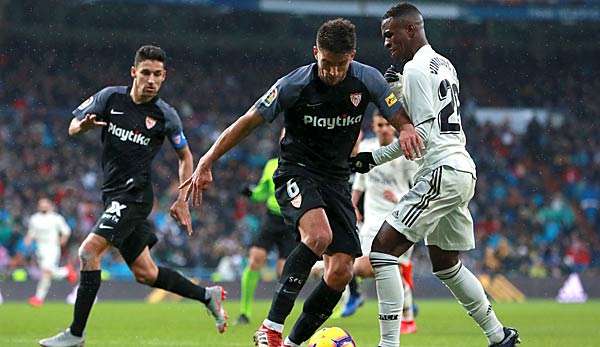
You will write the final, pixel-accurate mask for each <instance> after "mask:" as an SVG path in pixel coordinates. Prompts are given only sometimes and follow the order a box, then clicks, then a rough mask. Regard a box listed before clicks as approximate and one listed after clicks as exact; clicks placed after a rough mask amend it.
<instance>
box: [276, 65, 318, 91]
mask: <svg viewBox="0 0 600 347" xmlns="http://www.w3.org/2000/svg"><path fill="white" fill-rule="evenodd" d="M315 65H316V64H315V63H311V64H307V65H303V66H300V67H297V68H295V69H294V70H292V71H290V72H289V73H288V74H287V75H285V76H283V77H281V78H280V79H279V81H278V82H279V84H280V85H295V86H298V85H307V84H309V83H310V81H311V80H312V79H313V76H314V69H315Z"/></svg>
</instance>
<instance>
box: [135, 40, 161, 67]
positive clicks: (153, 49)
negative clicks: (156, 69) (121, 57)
mask: <svg viewBox="0 0 600 347" xmlns="http://www.w3.org/2000/svg"><path fill="white" fill-rule="evenodd" d="M144 60H157V61H160V62H162V63H163V65H166V60H167V54H166V53H165V51H163V49H162V48H160V47H158V46H152V45H144V46H142V47H140V48H139V49H138V50H137V52H135V59H134V60H133V65H134V66H137V65H138V64H139V63H141V62H143V61H144Z"/></svg>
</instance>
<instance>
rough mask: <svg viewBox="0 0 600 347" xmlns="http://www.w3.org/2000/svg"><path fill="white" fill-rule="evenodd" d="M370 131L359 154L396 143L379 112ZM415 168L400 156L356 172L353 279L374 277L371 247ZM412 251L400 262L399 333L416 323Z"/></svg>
mask: <svg viewBox="0 0 600 347" xmlns="http://www.w3.org/2000/svg"><path fill="white" fill-rule="evenodd" d="M372 128H373V132H374V133H375V135H376V137H374V138H368V139H364V140H363V141H361V142H360V145H359V151H361V152H365V151H367V152H371V151H374V150H376V149H378V148H380V147H382V146H387V145H389V144H391V143H392V142H394V140H395V129H394V128H393V127H392V126H391V125H390V123H389V122H388V121H387V120H386V119H385V118H383V117H382V116H381V115H380V114H379V113H377V112H375V113H374V114H373V117H372ZM417 168H418V165H417V164H416V163H415V162H414V161H411V160H407V159H405V158H404V157H400V158H397V159H394V160H392V161H389V162H387V163H385V164H382V165H380V166H377V167H375V168H373V169H372V170H371V171H370V172H369V173H366V174H360V173H357V174H356V176H355V177H354V183H353V185H352V203H353V204H354V207H355V209H356V215H357V219H358V220H359V221H362V222H363V224H362V226H361V228H360V244H361V247H362V252H363V256H362V257H360V258H357V259H356V260H355V262H354V276H360V277H363V278H365V277H373V268H372V267H371V263H370V262H369V256H368V255H369V252H370V250H371V244H372V243H373V239H374V238H375V235H377V231H379V228H380V227H381V224H382V223H383V221H384V220H385V217H386V216H387V215H388V213H390V211H392V209H393V208H394V206H396V204H397V203H398V201H400V198H401V197H402V196H403V195H404V194H406V192H408V190H409V189H410V188H411V187H412V185H413V181H412V178H413V176H414V174H415V173H416V172H417ZM363 194H364V210H363V212H364V216H363V215H361V213H360V211H359V210H358V202H359V200H360V198H361V197H362V196H363ZM411 253H412V248H411V249H410V250H408V251H407V252H406V253H405V254H403V255H402V256H401V257H400V259H399V262H400V271H401V274H402V281H403V284H404V286H403V287H404V307H403V311H402V312H403V314H402V324H401V332H402V333H405V334H409V333H414V332H416V324H415V322H414V315H413V309H412V305H413V302H412V287H413V283H412V264H411V262H410V255H411ZM361 301H362V298H361V297H360V295H351V296H350V298H349V300H348V303H347V304H346V307H345V309H344V311H343V313H342V316H349V315H351V314H353V313H354V311H356V309H357V308H358V306H359V305H360V303H361Z"/></svg>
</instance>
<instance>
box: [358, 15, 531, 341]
mask: <svg viewBox="0 0 600 347" xmlns="http://www.w3.org/2000/svg"><path fill="white" fill-rule="evenodd" d="M381 32H382V35H383V39H384V46H385V47H386V48H387V49H388V50H389V51H390V54H391V55H392V58H393V59H394V60H397V61H400V62H406V63H405V65H404V70H403V77H402V79H401V80H402V85H403V92H402V94H401V95H402V98H401V99H403V100H402V102H403V106H404V110H405V112H406V113H407V114H408V116H409V117H410V119H411V121H412V123H413V124H414V125H415V127H416V129H417V132H418V133H419V135H420V137H421V139H422V140H423V142H424V144H425V151H424V154H423V156H422V158H420V159H419V164H420V166H419V170H418V172H417V174H416V175H415V185H414V186H413V187H412V188H411V189H410V191H409V192H408V193H407V194H406V195H404V196H403V197H402V198H401V199H400V202H399V203H398V204H397V206H396V207H395V208H394V210H393V211H392V212H391V213H390V214H389V215H388V216H387V218H386V219H385V223H384V224H383V225H382V226H381V229H380V230H379V232H378V233H377V236H376V237H375V240H374V241H373V245H372V248H371V253H370V255H369V258H370V260H371V264H372V266H373V269H374V272H375V280H376V284H377V296H378V299H379V326H380V332H381V338H380V343H379V345H380V347H396V346H399V344H400V334H399V324H398V316H399V314H400V312H401V310H402V303H403V291H402V289H401V288H400V287H401V282H400V273H399V271H398V266H397V264H398V257H399V256H400V255H402V254H404V253H405V252H406V251H407V250H408V249H409V248H410V247H412V245H413V244H414V243H415V242H418V241H420V240H421V239H425V244H426V245H427V246H428V248H429V256H430V259H431V263H432V265H433V273H434V274H435V275H436V276H437V277H438V278H439V279H440V280H441V281H442V282H443V283H444V284H445V285H446V287H448V289H449V290H450V291H451V292H452V294H453V295H454V296H455V297H456V299H457V300H458V301H459V302H460V303H461V304H462V305H463V307H464V308H465V309H466V310H467V311H468V313H469V316H471V318H473V320H474V321H475V322H476V323H477V324H478V325H479V326H480V327H481V329H482V330H483V332H484V333H485V336H486V337H487V339H488V343H489V345H490V346H514V345H516V344H517V343H519V342H520V341H519V333H518V332H517V330H516V329H513V328H507V327H504V326H503V325H502V323H500V321H499V320H498V318H496V313H495V312H494V310H493V309H492V306H491V304H490V302H489V300H488V298H487V297H486V294H485V292H484V290H483V287H482V285H481V283H480V282H479V280H478V279H477V277H475V276H474V275H473V274H472V273H471V272H470V271H469V270H468V269H467V268H466V267H465V266H463V264H462V263H461V261H460V259H459V252H460V251H467V250H470V249H473V248H474V247H475V241H474V235H473V220H472V218H471V214H470V212H469V209H468V204H469V201H470V200H471V198H472V197H473V194H474V193H475V182H476V172H475V164H474V163H473V160H472V159H471V157H470V155H469V153H468V152H467V150H466V149H465V143H466V140H465V134H464V132H463V129H462V125H461V119H460V107H459V106H460V103H459V98H458V93H459V90H460V88H459V82H458V77H457V73H456V70H455V69H454V67H453V65H452V63H451V62H450V61H449V60H448V59H446V58H445V57H443V56H441V55H440V54H438V53H436V52H435V51H434V50H433V48H432V47H431V46H430V45H429V44H428V42H427V38H426V36H425V29H424V23H423V17H422V15H421V13H420V12H419V10H418V9H417V8H416V7H415V6H413V5H410V4H407V3H402V4H399V5H396V6H393V7H392V8H390V9H389V10H388V11H387V13H386V14H385V15H384V16H383V19H382V22H381ZM400 147H401V146H399V145H398V144H397V143H393V144H391V145H388V146H385V147H382V148H380V149H377V150H375V151H373V152H361V153H359V154H358V155H357V156H356V157H355V158H354V159H352V162H351V164H352V166H353V167H354V168H355V170H356V171H358V172H365V171H368V170H369V169H370V168H371V167H373V166H374V165H378V164H383V163H384V162H387V161H389V160H392V159H394V158H397V157H399V156H401V155H402V149H401V148H400Z"/></svg>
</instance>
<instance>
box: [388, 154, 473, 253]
mask: <svg viewBox="0 0 600 347" xmlns="http://www.w3.org/2000/svg"><path fill="white" fill-rule="evenodd" d="M475 182H476V179H475V177H474V176H473V175H472V174H471V173H468V172H464V171H458V170H455V169H453V168H451V167H448V166H441V167H438V168H437V169H435V170H433V171H431V172H429V173H426V174H424V175H422V176H420V177H417V178H416V179H415V185H414V186H413V188H412V189H411V190H409V191H408V193H406V194H405V195H404V196H403V197H402V198H401V199H400V202H399V203H398V205H396V207H394V210H393V211H392V213H390V214H389V215H388V216H387V218H386V220H385V221H386V222H388V224H390V225H391V226H392V227H394V229H396V230H397V231H398V232H399V233H401V234H403V235H404V236H406V238H407V239H409V240H410V241H412V242H415V243H416V242H419V241H420V240H422V239H425V244H426V245H433V246H438V247H440V248H441V249H443V250H447V251H467V250H470V249H473V248H475V237H474V234H473V218H472V217H471V213H470V212H469V208H468V205H469V201H470V200H471V198H472V197H473V195H474V194H475Z"/></svg>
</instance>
